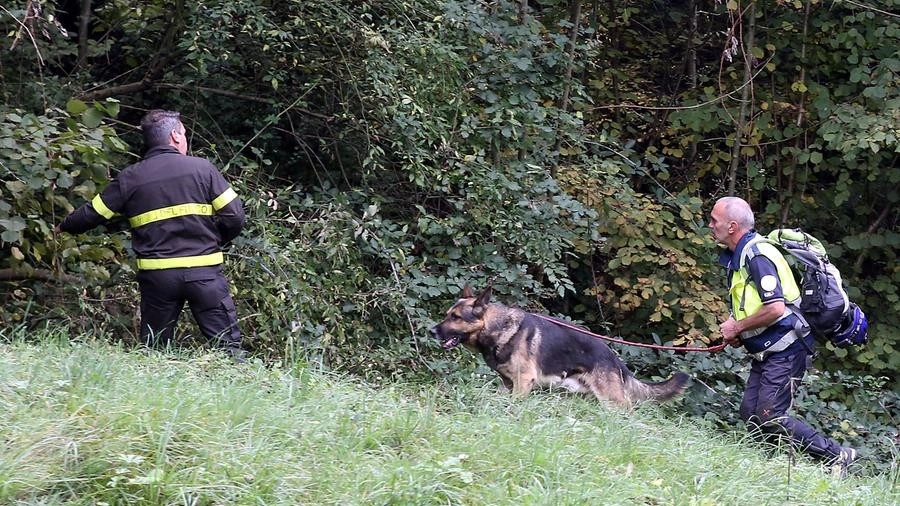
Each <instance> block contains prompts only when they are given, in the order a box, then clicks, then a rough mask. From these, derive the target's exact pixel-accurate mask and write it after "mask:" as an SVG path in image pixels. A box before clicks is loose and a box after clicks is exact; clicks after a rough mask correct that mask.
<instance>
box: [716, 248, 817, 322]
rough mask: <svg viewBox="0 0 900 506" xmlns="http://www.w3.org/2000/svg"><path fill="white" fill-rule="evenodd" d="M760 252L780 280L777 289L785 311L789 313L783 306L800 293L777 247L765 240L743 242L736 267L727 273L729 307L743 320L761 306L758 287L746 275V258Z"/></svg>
mask: <svg viewBox="0 0 900 506" xmlns="http://www.w3.org/2000/svg"><path fill="white" fill-rule="evenodd" d="M757 254H760V255H764V256H765V257H766V258H768V259H769V260H771V261H772V263H773V264H775V270H776V272H777V273H778V281H779V282H780V283H781V292H782V293H783V294H784V299H785V306H786V307H785V313H786V314H790V309H789V308H788V307H787V306H788V305H789V304H790V303H791V302H793V301H795V300H796V299H798V298H799V297H800V287H799V286H797V281H796V280H794V273H793V272H791V267H790V265H788V263H787V260H785V258H784V255H782V254H781V252H780V251H778V248H776V247H775V246H774V245H772V244H769V243H767V242H765V241H757V240H751V241H750V242H748V243H747V244H746V245H745V246H744V250H743V251H742V252H741V263H740V268H739V269H737V270H735V271H733V272H732V274H731V288H730V290H729V291H730V293H731V308H732V311H733V314H734V318H735V320H743V319H744V318H747V317H748V316H750V315H752V314H755V313H756V312H757V311H759V309H760V308H761V307H762V306H763V303H762V299H761V298H760V295H759V289H758V288H759V287H757V286H756V284H755V283H754V282H753V280H752V279H751V278H750V270H749V268H748V267H747V264H748V263H749V262H750V258H752V257H753V256H755V255H757Z"/></svg>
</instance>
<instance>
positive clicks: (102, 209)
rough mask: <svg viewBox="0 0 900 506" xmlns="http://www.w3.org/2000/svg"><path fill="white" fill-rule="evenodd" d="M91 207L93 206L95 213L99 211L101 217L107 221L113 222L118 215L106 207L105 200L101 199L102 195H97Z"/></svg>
mask: <svg viewBox="0 0 900 506" xmlns="http://www.w3.org/2000/svg"><path fill="white" fill-rule="evenodd" d="M91 206H93V208H94V211H97V213H98V214H100V216H103V217H104V218H106V219H107V220H111V219H112V218H113V216H115V215H116V213H114V212H113V211H112V210H111V209H110V208H108V207H106V204H105V203H104V202H103V199H101V198H100V194H97V196H96V197H94V200H92V201H91Z"/></svg>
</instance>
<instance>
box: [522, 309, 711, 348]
mask: <svg viewBox="0 0 900 506" xmlns="http://www.w3.org/2000/svg"><path fill="white" fill-rule="evenodd" d="M530 314H531V315H532V316H536V317H538V318H540V319H542V320H547V321H548V322H551V323H555V324H556V325H559V326H560V327H565V328H567V329H569V330H574V331H577V332H581V333H582V334H587V335H589V336H592V337H596V338H598V339H603V340H605V341H611V342H613V343H619V344H626V345H628V346H637V347H639V348H650V349H653V350H667V351H689V352H700V353H718V352H720V351H722V350H724V349H725V347H726V346H728V345H727V344H726V343H722V344H717V345H715V346H707V347H705V348H697V347H690V346H661V345H658V344H645V343H633V342H631V341H625V340H624V339H616V338H614V337H609V336H604V335H600V334H595V333H593V332H591V331H589V330H586V329H583V328H581V327H576V326H575V325H572V324H570V323H567V322H564V321H562V320H557V319H556V318H550V317H549V316H544V315H540V314H535V313H530Z"/></svg>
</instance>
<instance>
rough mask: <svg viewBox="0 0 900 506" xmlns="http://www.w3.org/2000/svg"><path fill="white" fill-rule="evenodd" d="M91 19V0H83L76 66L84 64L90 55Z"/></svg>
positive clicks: (79, 20)
mask: <svg viewBox="0 0 900 506" xmlns="http://www.w3.org/2000/svg"><path fill="white" fill-rule="evenodd" d="M90 21H91V0H81V15H79V16H78V62H77V63H76V64H75V66H76V67H82V66H84V64H85V62H87V56H88V54H87V53H88V48H87V46H88V30H89V28H90V24H91V23H90Z"/></svg>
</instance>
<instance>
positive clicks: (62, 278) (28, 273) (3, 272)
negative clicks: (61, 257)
mask: <svg viewBox="0 0 900 506" xmlns="http://www.w3.org/2000/svg"><path fill="white" fill-rule="evenodd" d="M29 279H36V280H38V281H52V282H54V283H81V282H83V281H84V280H83V279H81V278H80V277H79V276H73V275H71V274H65V273H62V274H57V273H55V272H53V271H48V270H47V269H14V268H7V269H0V281H25V280H29Z"/></svg>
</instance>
